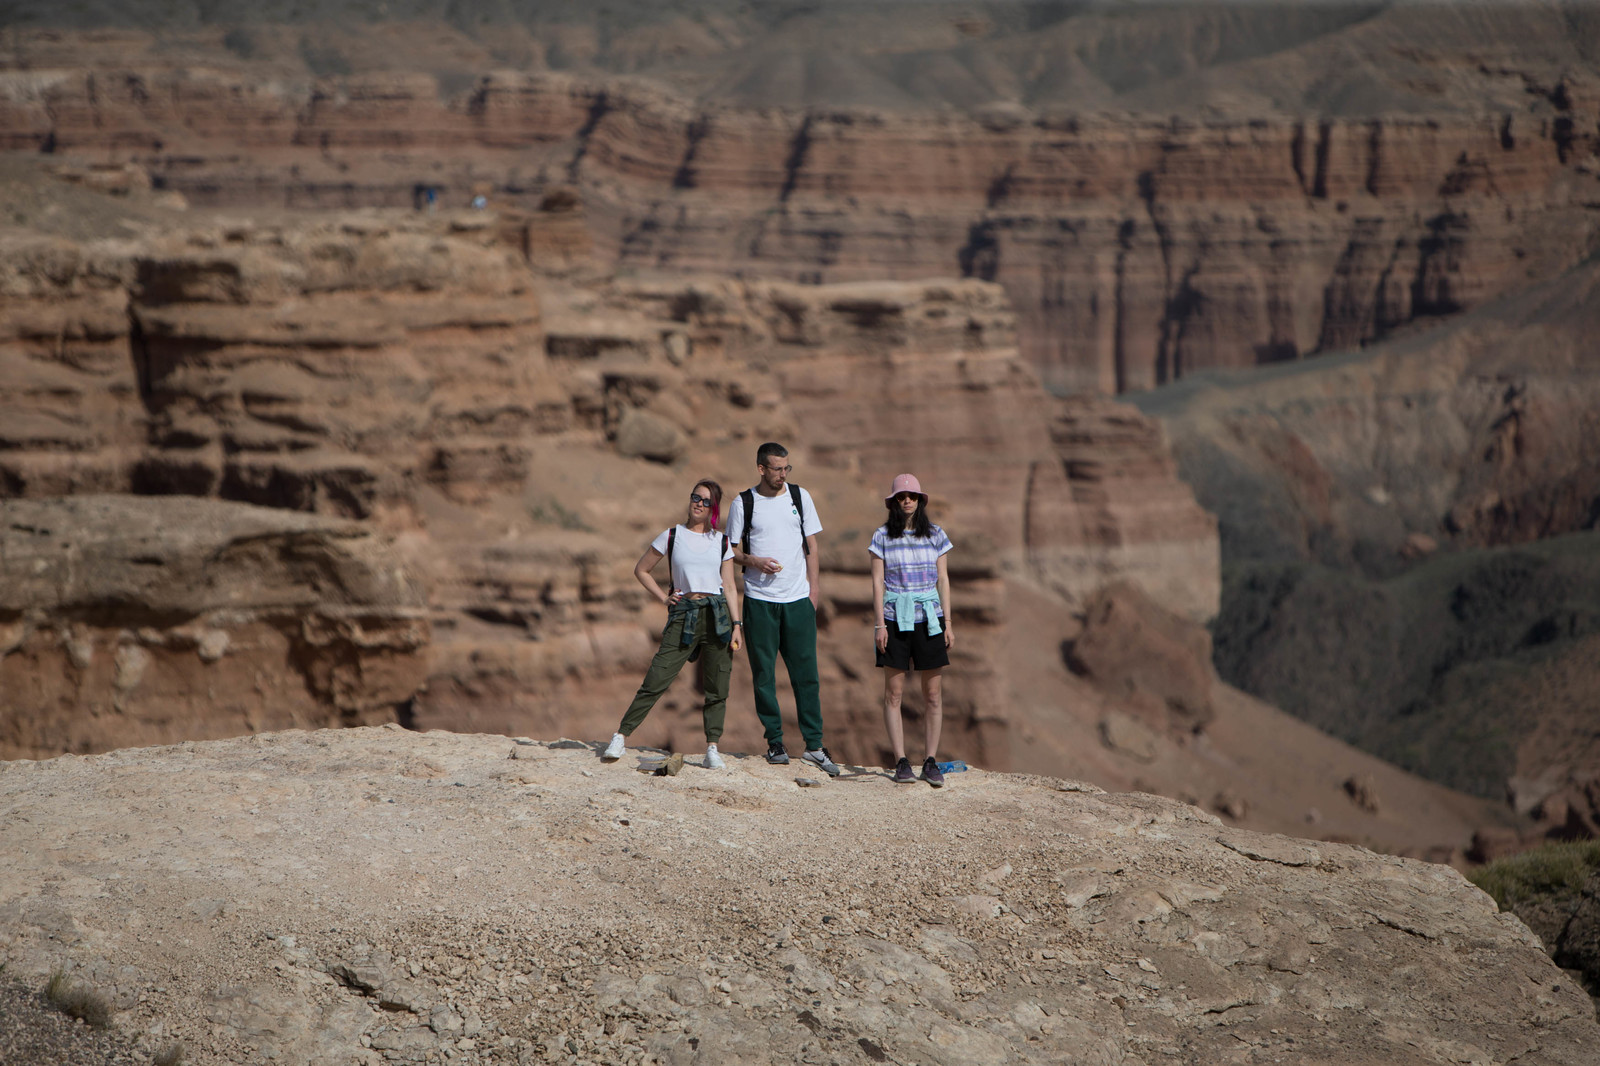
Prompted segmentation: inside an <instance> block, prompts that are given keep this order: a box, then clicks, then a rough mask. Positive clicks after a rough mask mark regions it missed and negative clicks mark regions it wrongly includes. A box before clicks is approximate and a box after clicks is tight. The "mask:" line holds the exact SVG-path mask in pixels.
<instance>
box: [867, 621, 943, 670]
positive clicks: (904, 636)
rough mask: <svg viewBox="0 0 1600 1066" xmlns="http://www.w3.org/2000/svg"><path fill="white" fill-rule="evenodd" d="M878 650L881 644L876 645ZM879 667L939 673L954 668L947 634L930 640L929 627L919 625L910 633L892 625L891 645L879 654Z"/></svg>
mask: <svg viewBox="0 0 1600 1066" xmlns="http://www.w3.org/2000/svg"><path fill="white" fill-rule="evenodd" d="M873 648H874V650H876V648H877V641H873ZM878 665H879V666H887V667H890V668H891V669H895V670H937V669H939V667H941V666H949V665H950V651H949V649H948V648H946V647H945V646H944V631H943V630H940V631H939V632H938V633H935V634H934V635H933V636H931V637H930V636H928V623H927V622H918V623H917V627H916V628H915V629H913V630H910V631H909V632H902V631H901V629H900V625H899V623H897V622H895V621H894V620H893V619H890V621H889V645H888V647H886V648H885V649H884V650H883V651H880V652H878Z"/></svg>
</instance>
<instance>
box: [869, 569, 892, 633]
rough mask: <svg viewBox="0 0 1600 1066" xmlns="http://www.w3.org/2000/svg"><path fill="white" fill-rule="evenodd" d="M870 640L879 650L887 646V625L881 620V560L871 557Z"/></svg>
mask: <svg viewBox="0 0 1600 1066" xmlns="http://www.w3.org/2000/svg"><path fill="white" fill-rule="evenodd" d="M872 602H873V604H874V606H873V609H872V626H873V631H872V642H873V643H874V644H876V645H877V647H878V650H879V651H883V650H884V649H885V648H887V647H888V646H889V627H888V625H887V624H886V623H885V622H884V620H883V560H882V559H881V558H879V557H878V556H876V555H874V556H873V557H872Z"/></svg>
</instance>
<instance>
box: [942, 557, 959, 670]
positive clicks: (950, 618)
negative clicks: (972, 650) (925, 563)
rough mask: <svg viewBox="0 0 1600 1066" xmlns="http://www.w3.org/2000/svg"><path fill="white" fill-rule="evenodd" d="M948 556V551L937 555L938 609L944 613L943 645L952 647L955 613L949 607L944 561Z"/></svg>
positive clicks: (947, 571)
mask: <svg viewBox="0 0 1600 1066" xmlns="http://www.w3.org/2000/svg"><path fill="white" fill-rule="evenodd" d="M949 557H950V553H949V552H945V553H944V554H943V555H941V556H939V610H940V613H941V614H943V615H944V646H945V647H946V648H953V647H955V643H956V638H955V634H954V633H952V632H951V627H952V626H953V625H954V624H955V613H954V612H953V611H951V609H950V567H949V565H948V564H947V562H946V560H947V559H949Z"/></svg>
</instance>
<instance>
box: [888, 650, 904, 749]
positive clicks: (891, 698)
mask: <svg viewBox="0 0 1600 1066" xmlns="http://www.w3.org/2000/svg"><path fill="white" fill-rule="evenodd" d="M905 688H906V672H905V671H904V670H893V669H889V668H888V667H885V668H884V672H883V728H885V729H887V730H888V731H889V746H890V747H891V748H893V749H894V757H895V759H896V761H898V760H900V759H904V758H905V757H906V734H905V728H904V727H903V726H902V725H901V724H900V698H901V696H902V695H903V694H904V693H905Z"/></svg>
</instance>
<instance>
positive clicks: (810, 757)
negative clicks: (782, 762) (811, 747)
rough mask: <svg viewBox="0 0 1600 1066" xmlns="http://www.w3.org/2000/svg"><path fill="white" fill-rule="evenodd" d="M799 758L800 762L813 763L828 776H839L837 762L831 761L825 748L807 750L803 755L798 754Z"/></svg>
mask: <svg viewBox="0 0 1600 1066" xmlns="http://www.w3.org/2000/svg"><path fill="white" fill-rule="evenodd" d="M800 760H801V761H802V762H808V763H811V764H813V765H814V766H816V767H817V768H818V769H820V770H821V771H822V772H823V773H825V774H827V775H828V776H829V777H838V776H839V773H840V771H839V764H838V763H836V762H834V761H833V758H832V756H830V755H829V754H828V749H827V748H818V749H816V750H815V751H808V752H806V753H805V754H804V755H802V756H800Z"/></svg>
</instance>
